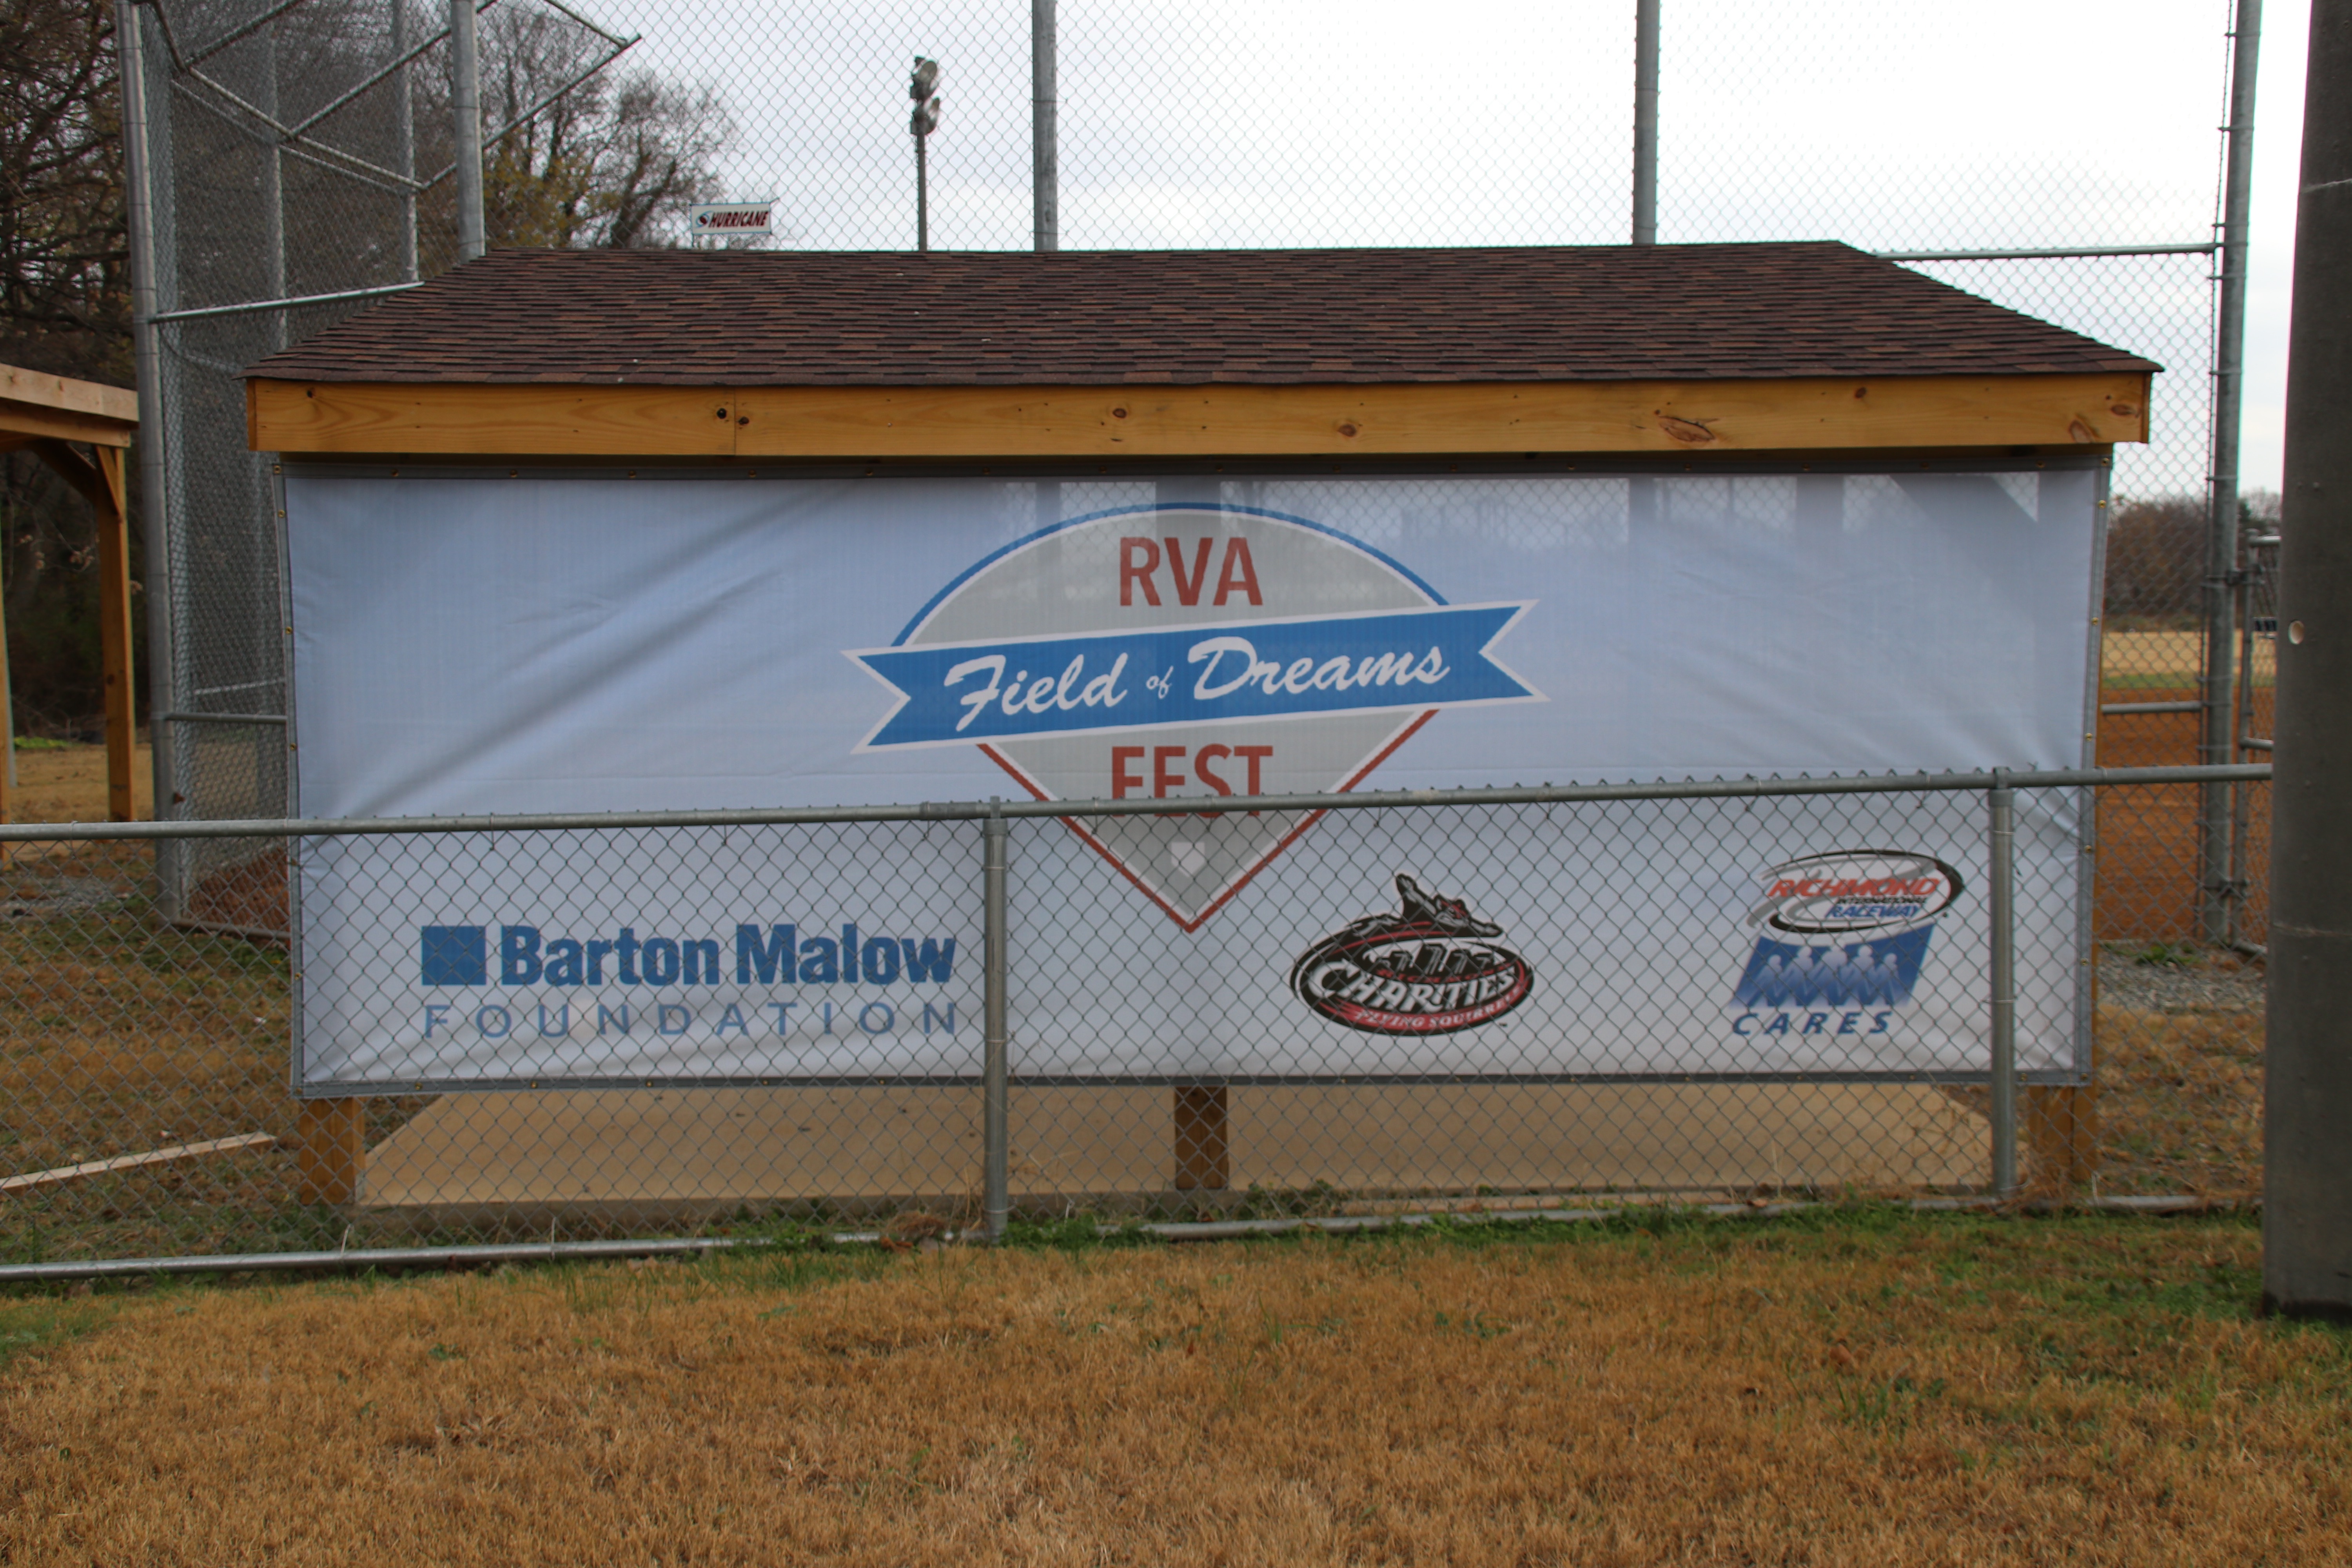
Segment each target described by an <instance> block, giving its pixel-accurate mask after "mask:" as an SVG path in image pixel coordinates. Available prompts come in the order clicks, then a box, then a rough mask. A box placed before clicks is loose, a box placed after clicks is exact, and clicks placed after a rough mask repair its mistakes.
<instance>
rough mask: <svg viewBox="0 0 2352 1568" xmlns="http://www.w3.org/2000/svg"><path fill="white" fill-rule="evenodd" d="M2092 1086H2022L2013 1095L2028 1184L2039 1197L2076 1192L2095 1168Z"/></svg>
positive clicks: (2096, 1137) (2096, 1130)
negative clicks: (2029, 1168) (2027, 1154)
mask: <svg viewBox="0 0 2352 1568" xmlns="http://www.w3.org/2000/svg"><path fill="white" fill-rule="evenodd" d="M2098 1094H2099V1090H2098V1086H2097V1085H2096V1084H2088V1083H2085V1084H2028V1085H2026V1086H2024V1088H2023V1089H2021V1091H2020V1093H2019V1096H2018V1098H2019V1100H2021V1101H2022V1103H2021V1105H2020V1106H2019V1107H2018V1110H2019V1111H2020V1113H2021V1114H2020V1116H2019V1120H2020V1121H2022V1122H2023V1123H2024V1127H2023V1131H2024V1134H2025V1138H2024V1142H2025V1146H2026V1147H2027V1148H2028V1149H2030V1150H2032V1152H2033V1176H2032V1181H2033V1184H2034V1185H2035V1186H2036V1187H2038V1188H2040V1189H2042V1191H2044V1192H2053V1191H2056V1190H2058V1189H2060V1188H2063V1187H2079V1186H2082V1185H2084V1184H2086V1183H2088V1182H2089V1181H2090V1179H2091V1177H2092V1175H2093V1174H2094V1173H2096V1172H2097V1170H2098V1168H2099V1100H2098Z"/></svg>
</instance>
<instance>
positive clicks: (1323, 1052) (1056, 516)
mask: <svg viewBox="0 0 2352 1568" xmlns="http://www.w3.org/2000/svg"><path fill="white" fill-rule="evenodd" d="M285 489H286V519H287V521H286V529H287V556H288V563H289V584H290V595H291V607H292V624H293V666H294V679H293V687H294V693H295V710H294V719H295V725H294V731H295V735H296V737H297V750H296V752H295V756H296V759H297V764H298V765H297V768H296V774H297V789H298V794H299V810H300V812H301V814H302V815H304V816H310V817H375V816H460V815H463V816H477V815H492V814H519V813H547V812H607V811H613V812H621V811H641V810H720V809H726V808H752V809H757V808H762V807H778V806H799V805H876V804H894V803H912V802H919V801H924V800H972V799H981V798H985V797H987V796H990V795H1016V796H1034V797H1035V798H1039V799H1080V798H1095V797H1114V798H1125V799H1135V798H1145V797H1149V798H1153V799H1167V800H1171V801H1175V800H1184V799H1192V800H1201V799H1208V798H1218V799H1225V798H1233V797H1239V796H1246V795H1268V794H1285V793H1307V792H1318V793H1319V792H1338V791H1346V790H1351V789H1355V788H1358V787H1363V788H1377V789H1395V788H1423V787H1432V788H1439V789H1444V788H1454V787H1459V786H1465V785H1488V784H1538V783H1547V782H1549V783H1559V784H1566V783H1570V782H1593V781H1598V780H1604V779H1609V780H1621V781H1622V780H1630V779H1655V778H1685V777H1696V778H1715V777H1741V776H1748V775H1757V776H1763V775H1770V774H1781V775H1790V774H1795V773H1813V774H1822V773H1885V772H1890V771H1892V772H1913V771H1921V770H1926V771H1945V770H1974V769H1979V768H1989V767H1994V766H2003V767H2011V768H2020V769H2023V768H2036V767H2072V766H2075V765H2078V764H2079V763H2080V762H2081V760H2082V756H2083V733H2084V723H2083V715H2084V706H2085V689H2086V682H2087V681H2088V679H2089V678H2090V671H2089V668H2088V662H2087V661H2088V656H2089V649H2090V647H2091V637H2090V632H2091V626H2090V622H2089V617H2090V616H2091V614H2092V613H2093V612H2092V605H2093V597H2094V595H2093V581H2092V571H2093V562H2094V558H2095V547H2096V539H2097V529H2096V517H2097V511H2096V505H2095V498H2096V496H2097V493H2098V485H2097V471H2096V469H2095V468H2093V467H2091V466H2089V465H2088V464H2087V463H2085V464H2084V465H2081V466H2053V467H2050V468H2023V469H2021V470H2017V471H1960V470H1956V469H1950V468H1941V469H1931V468H1916V466H1915V469H1914V471H1906V472H1895V471H1886V472H1880V473H1862V474H1845V475H1836V474H1801V475H1799V474H1783V475H1771V474H1761V475H1742V476H1711V477H1707V478H1697V477H1691V476H1682V475H1675V476H1657V477H1633V478H1629V477H1626V476H1623V475H1613V476H1608V475H1591V476H1586V475H1579V474H1573V473H1570V474H1547V475H1544V476H1540V477H1528V478H1517V477H1497V476H1492V475H1475V476H1474V475H1452V474H1449V475H1444V476H1430V477H1402V476H1400V477H1381V478H1366V477H1348V478H1341V477H1325V478H1307V477H1292V476H1276V475H1268V476H1263V477H1255V478H1229V477H1225V476H1189V477H1181V478H1170V479H1160V480H1157V481H1155V480H1150V479H1142V480H1135V479H1118V480H1111V479H1097V480H1086V481H1080V480H1075V479H1064V480H1058V481H1055V480H1047V481H1037V480H1032V479H998V478H992V477H966V478H941V479H804V478H794V479H775V478H766V479H763V478H759V477H757V476H756V475H751V474H746V473H743V472H740V471H739V472H730V473H728V474H724V475H709V476H681V475H677V474H670V473H664V474H661V475H659V476H657V477H650V478H622V477H620V476H618V475H617V474H612V475H591V476H564V475H553V474H545V475H542V474H534V473H530V472H528V471H526V472H525V473H523V474H521V475H520V476H519V477H515V478H507V477H505V476H504V474H503V473H500V474H497V475H492V474H489V473H486V472H474V473H452V472H450V471H448V470H441V471H438V472H428V473H424V474H419V473H418V472H417V471H415V470H410V471H409V472H408V473H406V474H404V475H398V474H394V473H392V472H389V471H385V470H360V469H338V468H293V469H290V470H289V476H288V478H287V479H286V481H285ZM2052 793H2053V797H2052V798H2042V797H2039V796H2036V797H2032V798H2028V799H2026V800H2024V801H2021V812H2020V830H2019V847H2018V855H2019V885H2020V888H2021V900H2030V902H2029V903H2028V904H2027V906H2026V908H2025V910H2024V912H2023V914H2022V915H2021V923H2020V931H2019V953H2020V973H2021V975H2023V976H2026V977H2027V981H2026V983H2025V984H2023V985H2022V987H2021V990H2022V995H2021V1015H2020V1016H2021V1026H2020V1060H2021V1067H2022V1068H2026V1069H2027V1070H2030V1071H2037V1072H2043V1073H2063V1072H2065V1071H2069V1070H2071V1069H2072V1068H2074V1065H2075V1061H2076V1056H2075V1033H2076V1026H2075V1018H2076V995H2075V985H2076V983H2077V982H2076V968H2077V963H2076V961H2077V958H2078V952H2077V946H2078V943H2079V942H2080V940H2081V938H2080V931H2079V925H2080V921H2079V920H2078V915H2079V902H2078V900H2079V897H2080V894H2079V889H2078V870H2079V862H2080V858H2081V856H2080V847H2081V832H2080V827H2081V825H2080V824H2079V822H2078V821H2077V820H2076V816H2075V811H2076V805H2077V803H2076V801H2075V800H2074V797H2073V796H2072V795H2065V796H2063V797H2056V796H2055V795H2054V792H2052ZM1982 821H1983V816H1982V802H1981V800H1980V799H1978V798H1976V797H1972V796H1960V797H1941V796H1893V795H1885V796H1880V795H1874V796H1864V797H1806V798H1803V799H1784V800H1775V801H1769V802H1760V803H1759V802H1740V801H1729V802H1721V801H1718V802H1698V803H1676V804H1672V805H1666V804H1660V803H1643V804H1642V805H1625V806H1609V807H1591V808H1577V809H1575V810H1570V809H1568V808H1548V809H1547V808H1528V809H1524V810H1518V811H1516V812H1491V811H1490V812H1486V813H1483V814H1468V813H1463V812H1459V811H1453V810H1447V811H1435V812H1424V813H1402V812H1382V813H1379V814H1360V813H1344V812H1343V813H1324V814H1306V815H1286V814H1281V813H1271V812H1268V813H1255V814H1245V813H1234V814H1230V815H1218V816H1202V815H1199V814H1197V813H1192V814H1179V813H1177V812H1175V811H1171V813H1169V814H1166V815H1160V814H1154V815H1151V816H1128V817H1118V818H1108V819H1101V818H1098V819H1094V820H1092V821H1088V822H1078V821H1076V820H1074V819H1061V820H1059V821H1042V822H1034V823H1024V824H1018V825H1016V832H1015V834H1014V837H1013V848H1014V857H1015V858H1014V866H1013V915H1012V943H1011V955H1012V959H1011V961H1012V978H1013V986H1012V1001H1013V1068H1014V1071H1015V1072H1016V1074H1018V1075H1020V1076H1022V1077H1023V1078H1024V1079H1031V1080H1054V1079H1060V1080H1068V1081H1076V1080H1097V1079H1129V1080H1134V1079H1168V1078H1209V1079H1223V1080H1226V1081H1245V1080H1250V1079H1260V1080H1263V1079H1350V1080H1359V1079H1375V1078H1382V1077H1394V1076H1420V1075H1424V1074H1431V1073H1443V1074H1455V1075H1472V1076H1481V1075H1483V1076H1509V1077H1541V1078H1550V1077H1574V1076H1617V1075H1625V1076H1651V1075H1659V1074H1665V1075H1674V1076H1684V1075H1695V1076H1715V1075H1724V1074H1740V1075H1753V1074H1764V1075H1772V1074H1781V1073H1807V1074H1822V1073H1827V1074H1834V1075H1839V1076H1846V1075H1856V1076H1870V1075H1877V1074H1908V1073H1921V1072H1970V1071H1981V1070H1983V1068H1984V1066H1985V1046H1984V1037H1985V1026H1984V1016H1985V1004H1984V1000H1983V997H1984V984H1983V951H1984V920H1983V902H1982V868H1983V865H1984V847H1983V827H1982ZM980 872H981V867H980V835H979V833H978V831H977V830H976V828H975V826H973V825H972V824H971V823H968V822H965V823H887V824H877V825H866V826H832V825H827V826H794V827H731V828H725V829H719V828H691V829H676V830H661V831H646V830H641V831H635V832H627V833H623V832H605V833H596V834H585V835H582V834H572V835H565V834H512V833H501V834H496V835H483V834H474V835H462V836H416V837H408V836H403V837H355V838H329V839H316V840H311V841H310V842H308V843H306V844H305V845H303V846H302V847H301V849H300V853H299V873H298V877H299V880H298V885H297V886H298V895H299V918H298V922H297V923H298V931H297V934H298V941H299V963H298V968H299V973H300V975H301V997H302V1000H301V1006H300V1009H299V1030H298V1038H297V1059H298V1070H299V1076H300V1078H301V1079H302V1081H304V1082H305V1083H307V1084H310V1085H314V1086H319V1087H329V1086H341V1087H347V1088H351V1089H361V1090H368V1089H373V1090H383V1091H389V1090H394V1089H415V1088H418V1087H430V1088H435V1089H450V1088H462V1087H466V1086H468V1085H509V1084H515V1083H542V1084H552V1083H557V1082H564V1083H590V1082H635V1083H644V1082H646V1081H649V1080H651V1081H681V1080H688V1081H691V1080H701V1081H722V1080H723V1081H749V1082H763V1081H764V1082H782V1081H821V1080H834V1081H840V1080H855V1079H871V1078H885V1077H887V1078H893V1079H971V1078H974V1077H976V1076H977V1074H978V1071H979V1064H980V1048H981V1034H980V1012H981V995H982V975H981V960H982V951H981V950H982V936H981V929H980V925H981V898H980V891H981V889H980V881H981V877H980Z"/></svg>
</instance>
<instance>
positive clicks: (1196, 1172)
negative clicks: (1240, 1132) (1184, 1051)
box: [1175, 1084, 1233, 1192]
mask: <svg viewBox="0 0 2352 1568" xmlns="http://www.w3.org/2000/svg"><path fill="white" fill-rule="evenodd" d="M1229 1093H1230V1091H1229V1090H1228V1089H1226V1088H1225V1086H1224V1085H1223V1084H1216V1085H1213V1086H1202V1085H1191V1086H1187V1087H1185V1088H1182V1089H1178V1090H1177V1091H1176V1106H1175V1110H1176V1122H1175V1142H1176V1185H1177V1187H1178V1188H1179V1190H1181V1191H1184V1192H1202V1191H1207V1192H1220V1191H1223V1189H1224V1188H1225V1187H1226V1186H1227V1185H1229V1184H1231V1183H1232V1180H1233V1171H1232V1142H1233V1139H1232V1131H1233V1123H1232V1118H1231V1108H1230V1106H1229V1104H1228V1098H1227V1097H1228V1095H1229Z"/></svg>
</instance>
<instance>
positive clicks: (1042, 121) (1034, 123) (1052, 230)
mask: <svg viewBox="0 0 2352 1568" xmlns="http://www.w3.org/2000/svg"><path fill="white" fill-rule="evenodd" d="M1055 4H1056V0H1029V208H1030V215H1031V228H1032V231H1033V233H1032V239H1033V241H1034V245H1035V247H1036V248H1037V249H1039V250H1059V249H1061V248H1062V100H1061V97H1060V82H1059V80H1058V79H1057V75H1056V68H1057V66H1058V64H1059V61H1058V59H1057V58H1056V56H1057V52H1058V50H1059V47H1060V45H1059V43H1058V41H1057V40H1056V38H1055V30H1054V29H1055V16H1054V9H1055Z"/></svg>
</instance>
